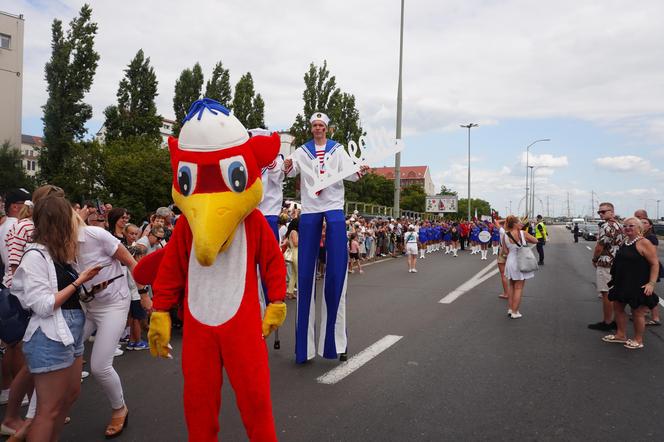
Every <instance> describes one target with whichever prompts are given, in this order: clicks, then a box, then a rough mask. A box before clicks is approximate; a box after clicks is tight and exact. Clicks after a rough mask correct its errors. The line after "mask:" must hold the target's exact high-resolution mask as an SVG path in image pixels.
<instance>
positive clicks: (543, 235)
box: [535, 221, 547, 239]
mask: <svg viewBox="0 0 664 442" xmlns="http://www.w3.org/2000/svg"><path fill="white" fill-rule="evenodd" d="M540 226H542V229H541V231H540ZM546 236H547V234H546V226H545V225H544V222H543V221H541V222H539V223H537V226H536V227H535V238H537V239H540V238H542V239H546Z"/></svg>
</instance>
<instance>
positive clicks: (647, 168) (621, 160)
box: [595, 155, 658, 173]
mask: <svg viewBox="0 0 664 442" xmlns="http://www.w3.org/2000/svg"><path fill="white" fill-rule="evenodd" d="M595 164H596V165H597V166H598V167H600V168H602V169H606V170H610V171H612V172H646V173H656V172H658V170H657V169H654V168H653V167H652V165H651V164H650V161H648V160H646V159H644V158H641V157H639V156H636V155H621V156H616V157H601V158H597V159H596V160H595Z"/></svg>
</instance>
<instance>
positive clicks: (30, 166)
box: [21, 134, 44, 176]
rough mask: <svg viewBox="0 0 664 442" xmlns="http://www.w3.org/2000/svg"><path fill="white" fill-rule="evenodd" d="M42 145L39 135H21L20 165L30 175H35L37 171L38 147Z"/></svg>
mask: <svg viewBox="0 0 664 442" xmlns="http://www.w3.org/2000/svg"><path fill="white" fill-rule="evenodd" d="M43 146H44V142H43V139H42V138H41V137H35V136H33V135H25V134H22V135H21V156H22V159H21V165H22V166H23V169H25V171H26V173H27V174H28V175H30V176H35V175H36V174H37V172H39V149H41V148H42V147H43Z"/></svg>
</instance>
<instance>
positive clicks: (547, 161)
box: [521, 152, 569, 168]
mask: <svg viewBox="0 0 664 442" xmlns="http://www.w3.org/2000/svg"><path fill="white" fill-rule="evenodd" d="M528 164H529V165H531V166H535V167H551V168H561V167H567V166H569V163H568V161H567V156H566V155H563V156H560V157H556V156H553V155H551V154H548V153H543V154H540V155H534V154H532V153H531V154H530V155H529V156H528ZM521 165H522V166H524V167H525V165H526V152H523V154H521Z"/></svg>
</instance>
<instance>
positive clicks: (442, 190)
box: [438, 184, 458, 195]
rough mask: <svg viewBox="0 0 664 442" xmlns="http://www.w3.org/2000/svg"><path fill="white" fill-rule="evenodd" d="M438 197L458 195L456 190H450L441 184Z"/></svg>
mask: <svg viewBox="0 0 664 442" xmlns="http://www.w3.org/2000/svg"><path fill="white" fill-rule="evenodd" d="M438 195H458V194H457V191H456V190H452V189H450V188H448V187H447V186H446V185H444V184H443V185H442V186H440V192H438Z"/></svg>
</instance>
